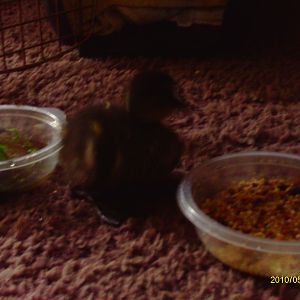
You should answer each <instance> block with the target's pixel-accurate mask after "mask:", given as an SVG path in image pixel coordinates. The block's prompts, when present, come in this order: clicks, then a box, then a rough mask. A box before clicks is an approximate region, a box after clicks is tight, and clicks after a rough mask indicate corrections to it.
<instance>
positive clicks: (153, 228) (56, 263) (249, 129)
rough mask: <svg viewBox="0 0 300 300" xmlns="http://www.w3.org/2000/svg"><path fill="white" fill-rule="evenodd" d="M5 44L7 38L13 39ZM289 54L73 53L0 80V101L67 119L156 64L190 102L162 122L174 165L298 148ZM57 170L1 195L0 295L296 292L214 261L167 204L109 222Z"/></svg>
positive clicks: (297, 69)
mask: <svg viewBox="0 0 300 300" xmlns="http://www.w3.org/2000/svg"><path fill="white" fill-rule="evenodd" d="M7 40H8V41H9V43H10V45H11V46H12V47H13V45H14V43H18V38H17V37H15V36H13V35H11V36H10V37H9V38H8V39H7ZM298 53H299V49H298V50H297V49H295V50H289V52H283V51H275V50H274V51H271V52H269V53H267V54H264V55H250V54H249V53H248V55H239V56H236V57H234V58H228V57H227V58H224V57H219V58H218V57H214V58H205V59H201V58H198V59H160V58H152V59H146V58H135V59H128V58H108V59H99V60H89V59H83V58H79V57H78V54H77V52H76V51H73V52H71V53H70V54H68V55H67V56H65V57H63V58H60V59H59V60H57V61H52V62H50V63H48V64H44V65H42V66H39V67H36V68H34V69H31V70H28V71H24V72H18V73H12V74H10V75H2V76H0V82H1V83H0V85H1V89H0V103H1V104H8V103H9V104H12V103H15V104H28V105H37V106H53V107H58V108H60V109H62V110H64V111H65V112H66V113H67V115H70V114H72V113H74V112H76V111H78V110H79V109H80V108H81V107H84V106H86V105H89V104H95V103H102V102H103V101H106V100H108V101H111V102H112V103H113V104H121V103H122V99H123V96H124V87H125V86H126V84H127V82H128V80H129V79H130V78H131V76H132V75H133V74H134V73H135V72H136V71H137V70H138V69H139V68H159V69H162V70H166V71H168V72H169V73H170V74H171V75H172V76H173V77H174V78H175V79H176V80H177V81H178V84H179V85H180V87H181V89H182V93H183V96H184V98H185V99H186V102H187V103H188V105H189V107H190V110H189V112H188V113H186V114H184V113H178V114H177V115H173V116H171V117H170V119H169V122H170V124H171V126H172V127H173V128H174V129H175V130H176V131H177V132H178V133H179V134H180V136H181V138H182V139H183V141H184V142H185V145H186V151H185V154H184V156H183V158H182V162H181V165H180V167H179V168H180V169H181V170H183V171H185V172H186V171H188V170H189V169H190V168H192V167H194V166H196V165H198V164H199V163H201V162H202V161H204V160H205V159H207V158H209V157H214V156H217V155H220V154H223V153H229V152H236V151H244V150H254V149H265V150H274V151H285V152H290V153H300V104H299V103H300V102H299V100H300V98H299V97H300V60H299V57H298ZM62 178H63V176H62V171H61V170H60V169H58V170H57V171H56V173H55V174H54V175H53V176H52V178H51V179H50V180H49V181H48V182H47V183H46V185H44V186H43V187H40V188H38V189H36V190H34V191H32V192H28V193H24V194H22V195H19V196H16V197H14V198H12V199H9V200H7V201H2V203H1V205H0V299H32V300H33V299H51V300H55V299H100V300H106V299H118V300H119V299H158V300H159V299H164V300H167V299H183V300H192V299H200V300H202V299H203V300H206V299H207V300H208V299H209V300H213V299H215V300H222V299H224V300H225V299H229V300H246V299H247V300H249V299H262V300H279V299H289V300H292V299H297V300H299V299H300V293H299V292H298V291H299V285H296V284H294V285H289V286H287V285H282V284H277V285H272V284H270V280H269V279H263V278H256V277H253V276H248V275H246V274H242V273H240V272H238V271H235V270H232V269H230V268H229V267H226V266H225V265H223V264H222V263H221V262H219V261H217V260H216V259H215V258H214V257H213V256H211V255H210V254H209V253H208V252H207V251H206V250H205V249H204V247H203V245H202V244H201V242H200V241H199V240H198V238H197V237H196V235H195V233H194V230H193V227H192V226H191V224H189V223H188V222H187V221H185V219H184V218H183V216H182V215H181V214H180V213H179V211H178V210H177V208H176V203H175V200H174V204H173V205H172V206H171V207H169V208H168V209H166V210H164V211H161V212H160V213H158V214H157V215H154V216H151V217H149V218H146V219H130V220H128V221H127V222H126V223H125V224H124V225H122V226H121V227H119V228H113V227H110V226H108V225H106V224H103V223H102V222H101V221H100V220H99V218H98V215H97V213H96V211H95V209H94V208H93V207H92V206H91V205H90V204H88V203H86V202H84V201H83V200H80V199H74V198H71V196H70V192H69V189H68V186H67V184H66V182H65V181H64V180H63V179H62ZM274 275H276V274H274ZM299 275H300V270H299Z"/></svg>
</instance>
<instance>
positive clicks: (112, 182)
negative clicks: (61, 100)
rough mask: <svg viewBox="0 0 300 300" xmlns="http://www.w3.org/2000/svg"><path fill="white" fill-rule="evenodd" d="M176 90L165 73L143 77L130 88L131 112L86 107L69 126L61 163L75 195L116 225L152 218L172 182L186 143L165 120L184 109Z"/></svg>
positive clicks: (64, 140)
mask: <svg viewBox="0 0 300 300" xmlns="http://www.w3.org/2000/svg"><path fill="white" fill-rule="evenodd" d="M174 88H175V82H174V81H173V79H172V78H171V77H170V76H169V75H167V74H165V73H162V72H158V71H146V72H141V73H139V74H137V75H136V76H135V77H134V78H133V79H132V81H131V83H130V84H129V89H128V93H127V97H126V109H122V108H118V107H114V106H110V107H105V106H95V107H86V108H85V109H83V110H82V111H80V112H79V113H77V114H76V115H75V116H74V117H73V118H71V119H70V120H69V122H68V125H67V127H66V130H65V135H64V138H63V149H62V151H61V162H62V165H63V167H64V170H65V172H66V174H67V177H68V179H69V182H70V186H71V189H72V190H73V191H75V192H76V193H77V194H78V193H80V194H81V195H84V196H85V197H87V198H89V199H91V200H92V201H93V202H95V203H96V204H97V206H98V208H99V210H100V212H101V217H102V219H103V220H105V221H106V222H108V223H110V224H112V225H119V224H120V223H121V222H122V221H124V220H125V219H126V218H128V217H130V216H139V215H142V214H147V213H148V211H151V208H152V207H153V204H154V203H155V202H157V201H159V200H158V199H159V195H158V193H160V192H161V191H162V189H163V188H166V185H168V184H169V183H170V182H171V181H172V180H171V181H170V179H171V178H172V175H171V174H172V171H173V169H174V168H175V167H176V165H177V163H178V161H179V159H180V156H181V152H182V143H181V141H180V140H179V138H178V136H177V134H176V133H174V132H173V131H172V130H171V129H169V128H168V127H166V126H165V125H163V123H162V120H163V119H164V117H165V116H167V115H168V114H170V113H171V112H172V110H174V109H176V108H180V107H182V106H183V104H181V102H180V101H179V100H178V98H177V95H176V93H175V90H174ZM169 186H170V185H169Z"/></svg>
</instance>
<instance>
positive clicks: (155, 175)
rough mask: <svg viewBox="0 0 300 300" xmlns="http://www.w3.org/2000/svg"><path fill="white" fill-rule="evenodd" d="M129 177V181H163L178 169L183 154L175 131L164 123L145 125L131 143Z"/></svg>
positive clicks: (128, 157)
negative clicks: (177, 165)
mask: <svg viewBox="0 0 300 300" xmlns="http://www.w3.org/2000/svg"><path fill="white" fill-rule="evenodd" d="M124 153H125V155H126V159H125V161H126V164H127V167H126V177H127V180H128V181H131V182H134V181H135V182H140V183H142V182H143V183H147V182H148V183H150V184H151V183H152V182H155V181H161V180H163V178H165V177H167V176H168V175H169V174H170V172H171V171H172V170H173V169H174V167H175V166H176V164H177V163H178V160H179V158H180V154H181V143H180V142H179V139H178V137H177V135H176V134H175V133H173V132H172V131H170V130H169V129H168V128H166V127H164V126H162V125H159V124H158V125H153V124H152V125H151V126H148V125H147V126H143V127H142V126H141V127H140V128H139V129H138V130H136V131H135V134H134V135H133V136H132V137H131V140H130V141H129V143H128V145H127V149H126V151H124Z"/></svg>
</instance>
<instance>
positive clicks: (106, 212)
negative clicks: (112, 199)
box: [71, 187, 126, 226]
mask: <svg viewBox="0 0 300 300" xmlns="http://www.w3.org/2000/svg"><path fill="white" fill-rule="evenodd" d="M71 195H72V197H78V198H84V199H86V200H88V201H90V202H92V203H93V204H94V205H95V208H96V210H97V214H98V215H99V217H100V218H101V220H102V221H103V222H105V223H107V224H109V225H112V226H120V225H121V224H122V223H123V222H124V221H125V219H126V217H125V215H122V214H121V213H118V212H117V209H113V208H111V207H109V205H103V204H99V203H98V202H96V201H95V200H96V199H98V196H97V195H93V193H92V192H90V191H87V190H85V189H82V188H80V187H73V188H72V189H71Z"/></svg>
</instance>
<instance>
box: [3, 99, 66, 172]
mask: <svg viewBox="0 0 300 300" xmlns="http://www.w3.org/2000/svg"><path fill="white" fill-rule="evenodd" d="M2 111H11V112H12V113H13V112H14V111H15V112H20V113H22V112H26V113H28V114H29V116H30V112H33V113H38V114H40V115H41V116H42V115H44V116H47V117H50V118H51V119H52V121H51V123H52V122H53V123H54V124H58V125H59V127H60V128H61V130H62V128H63V126H64V124H65V122H66V117H65V114H64V112H63V111H62V110H60V109H58V108H54V107H36V106H30V105H14V104H4V105H0V113H1V112H2ZM48 124H49V123H48ZM49 125H50V126H52V125H51V124H49ZM52 127H54V126H52ZM61 130H59V131H58V134H59V135H58V139H57V140H56V141H54V142H52V143H50V144H49V145H47V146H45V147H43V148H41V149H39V150H37V151H36V152H34V153H30V154H26V155H23V156H20V157H16V158H12V159H8V160H4V161H0V172H3V171H7V170H13V169H17V168H22V167H25V166H27V165H30V164H32V163H36V162H38V161H40V160H43V159H45V158H47V157H49V156H50V155H53V154H55V153H56V152H57V151H59V150H60V149H61V147H62V139H61V137H60V131H61Z"/></svg>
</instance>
